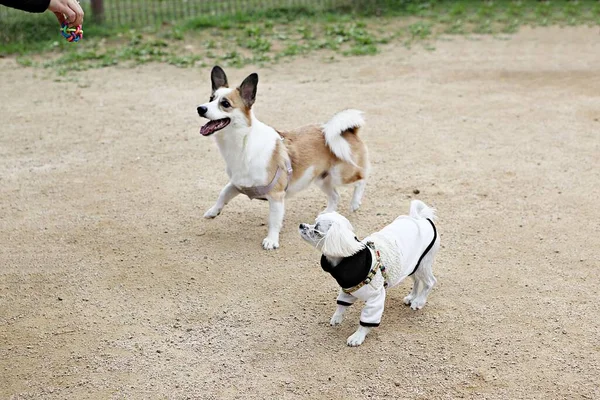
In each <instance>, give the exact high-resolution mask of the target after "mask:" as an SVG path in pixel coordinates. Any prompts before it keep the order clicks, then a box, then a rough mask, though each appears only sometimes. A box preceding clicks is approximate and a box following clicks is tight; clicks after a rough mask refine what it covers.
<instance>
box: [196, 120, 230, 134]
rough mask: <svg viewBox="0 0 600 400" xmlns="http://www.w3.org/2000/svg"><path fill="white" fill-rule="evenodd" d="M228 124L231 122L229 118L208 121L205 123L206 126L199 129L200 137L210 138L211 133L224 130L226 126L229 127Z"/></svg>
mask: <svg viewBox="0 0 600 400" xmlns="http://www.w3.org/2000/svg"><path fill="white" fill-rule="evenodd" d="M230 122H231V120H230V119H229V118H223V119H216V120H214V121H208V122H207V123H206V125H204V126H203V127H202V128H200V134H201V135H202V136H210V135H212V134H213V133H215V132H216V131H219V130H221V129H223V128H225V127H226V126H227V125H229V123H230Z"/></svg>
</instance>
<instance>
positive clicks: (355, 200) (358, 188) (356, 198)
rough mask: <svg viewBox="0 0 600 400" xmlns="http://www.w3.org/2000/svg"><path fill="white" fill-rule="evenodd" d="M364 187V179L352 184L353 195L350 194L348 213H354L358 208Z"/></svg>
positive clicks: (365, 182)
mask: <svg viewBox="0 0 600 400" xmlns="http://www.w3.org/2000/svg"><path fill="white" fill-rule="evenodd" d="M365 186H367V180H366V179H361V180H360V181H358V182H356V183H355V184H354V193H353V194H352V201H351V202H350V211H352V212H354V211H356V210H358V208H359V207H360V205H361V203H362V197H363V194H364V193H365Z"/></svg>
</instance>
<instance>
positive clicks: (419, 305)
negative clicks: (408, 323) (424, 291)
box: [410, 299, 427, 311]
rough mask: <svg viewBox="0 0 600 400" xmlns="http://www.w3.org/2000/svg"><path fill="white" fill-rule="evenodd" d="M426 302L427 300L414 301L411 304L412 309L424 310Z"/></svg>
mask: <svg viewBox="0 0 600 400" xmlns="http://www.w3.org/2000/svg"><path fill="white" fill-rule="evenodd" d="M426 301H427V300H422V299H414V300H412V301H411V302H410V308H411V309H412V310H414V311H417V310H420V309H421V308H423V307H424V306H425V302H426Z"/></svg>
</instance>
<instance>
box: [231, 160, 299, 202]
mask: <svg viewBox="0 0 600 400" xmlns="http://www.w3.org/2000/svg"><path fill="white" fill-rule="evenodd" d="M285 169H286V172H287V177H288V179H287V184H286V185H285V190H286V191H287V188H288V186H289V184H290V178H291V177H292V172H293V170H292V163H291V161H290V160H289V159H288V158H286V160H285ZM281 172H282V169H281V167H280V166H277V171H276V172H275V176H274V177H273V179H272V180H271V182H269V184H268V185H263V186H252V187H244V186H236V189H237V190H238V191H239V192H240V193H242V194H245V195H246V196H248V197H249V198H250V199H256V198H264V197H265V196H266V195H267V194H268V193H269V192H270V191H271V190H273V188H274V187H275V185H276V184H277V182H278V181H279V177H280V176H281Z"/></svg>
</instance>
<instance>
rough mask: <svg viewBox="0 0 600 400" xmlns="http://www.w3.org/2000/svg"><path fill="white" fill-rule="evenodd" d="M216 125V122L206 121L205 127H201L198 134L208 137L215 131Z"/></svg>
mask: <svg viewBox="0 0 600 400" xmlns="http://www.w3.org/2000/svg"><path fill="white" fill-rule="evenodd" d="M217 125H218V123H217V121H208V122H207V123H206V124H205V125H203V126H202V128H200V134H201V135H202V136H206V135H210V134H211V133H213V132H214V131H215V128H216V127H217Z"/></svg>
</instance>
